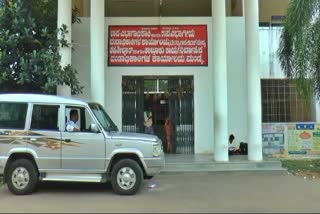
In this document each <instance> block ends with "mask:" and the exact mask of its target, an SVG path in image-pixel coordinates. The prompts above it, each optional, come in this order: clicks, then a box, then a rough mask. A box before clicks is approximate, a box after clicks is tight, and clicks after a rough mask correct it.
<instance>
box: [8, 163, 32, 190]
mask: <svg viewBox="0 0 320 214" xmlns="http://www.w3.org/2000/svg"><path fill="white" fill-rule="evenodd" d="M5 176H6V181H7V185H8V188H9V190H10V191H11V192H12V193H13V194H15V195H27V194H31V193H32V192H34V191H35V189H36V187H37V184H38V171H37V169H36V166H35V165H34V164H33V163H32V162H31V161H30V160H27V159H19V160H15V161H14V162H12V163H11V164H10V165H9V168H8V170H7V173H6V175H5Z"/></svg>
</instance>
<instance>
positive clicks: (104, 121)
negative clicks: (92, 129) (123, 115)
mask: <svg viewBox="0 0 320 214" xmlns="http://www.w3.org/2000/svg"><path fill="white" fill-rule="evenodd" d="M89 107H90V108H91V110H92V112H93V113H94V115H95V116H96V118H97V119H98V121H99V123H100V124H101V126H102V127H103V128H104V130H106V131H115V132H117V131H118V128H117V126H116V125H115V124H114V122H113V121H112V120H111V118H110V117H109V115H108V114H107V113H106V112H105V110H104V109H103V107H102V106H101V105H99V104H96V103H89Z"/></svg>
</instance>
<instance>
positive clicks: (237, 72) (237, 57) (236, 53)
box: [227, 17, 248, 145]
mask: <svg viewBox="0 0 320 214" xmlns="http://www.w3.org/2000/svg"><path fill="white" fill-rule="evenodd" d="M245 47H246V44H245V28H244V17H228V18H227V60H228V64H227V66H228V114H229V115H228V120H229V121H228V126H229V133H233V134H234V136H235V144H236V145H239V144H240V142H241V141H243V142H247V103H248V102H247V100H248V99H247V79H246V78H247V75H246V51H245Z"/></svg>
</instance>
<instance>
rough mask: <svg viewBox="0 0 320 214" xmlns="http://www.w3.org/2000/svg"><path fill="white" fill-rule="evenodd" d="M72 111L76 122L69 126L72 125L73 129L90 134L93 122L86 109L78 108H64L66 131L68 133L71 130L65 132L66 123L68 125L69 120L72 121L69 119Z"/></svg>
mask: <svg viewBox="0 0 320 214" xmlns="http://www.w3.org/2000/svg"><path fill="white" fill-rule="evenodd" d="M72 111H73V112H75V111H76V112H77V113H76V114H77V116H76V117H75V118H77V121H72V122H71V124H74V127H75V128H77V129H79V130H80V132H91V130H90V125H91V124H93V123H95V122H94V120H93V119H92V117H91V115H90V113H89V112H88V111H87V109H86V108H84V107H79V106H66V115H65V119H66V131H69V132H70V131H71V130H67V126H68V123H70V120H72V118H70V116H71V112H72ZM73 119H74V118H73ZM69 128H70V127H69ZM71 132H72V131H71Z"/></svg>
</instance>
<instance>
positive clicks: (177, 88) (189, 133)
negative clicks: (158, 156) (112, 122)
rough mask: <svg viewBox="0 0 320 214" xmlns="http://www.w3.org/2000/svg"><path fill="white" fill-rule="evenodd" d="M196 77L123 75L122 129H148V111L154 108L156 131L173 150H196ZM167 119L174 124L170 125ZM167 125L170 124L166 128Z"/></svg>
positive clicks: (165, 145)
mask: <svg viewBox="0 0 320 214" xmlns="http://www.w3.org/2000/svg"><path fill="white" fill-rule="evenodd" d="M193 94H194V92H193V77H192V76H174V77H171V76H170V77H162V76H161V77H154V76H150V77H149V76H145V77H132V76H124V77H123V79H122V130H123V131H124V132H138V133H144V132H145V127H144V112H145V111H146V110H147V109H150V111H151V112H152V124H153V129H154V133H155V135H157V136H158V137H159V138H160V139H161V140H162V143H163V147H164V150H165V151H167V142H168V141H170V143H171V151H169V152H170V153H174V154H194V96H193ZM166 119H168V120H169V121H170V125H169V126H168V125H167V126H166V125H165V124H166ZM166 127H167V128H166Z"/></svg>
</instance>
